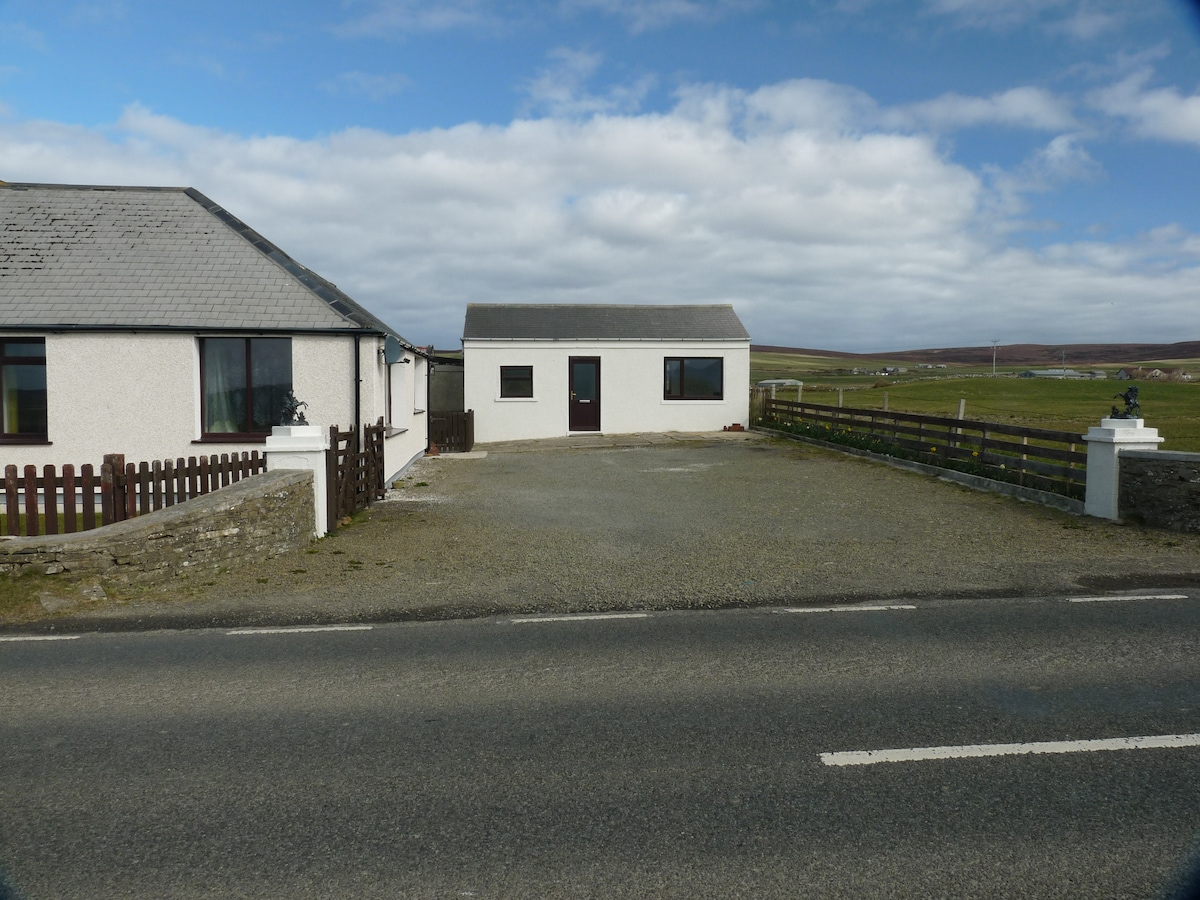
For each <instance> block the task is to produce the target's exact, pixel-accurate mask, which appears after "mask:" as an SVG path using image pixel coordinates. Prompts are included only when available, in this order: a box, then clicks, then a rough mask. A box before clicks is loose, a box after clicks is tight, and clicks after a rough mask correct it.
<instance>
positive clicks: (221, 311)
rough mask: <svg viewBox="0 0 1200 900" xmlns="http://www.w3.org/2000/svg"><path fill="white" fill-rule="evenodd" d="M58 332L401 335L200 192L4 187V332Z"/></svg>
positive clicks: (0, 285)
mask: <svg viewBox="0 0 1200 900" xmlns="http://www.w3.org/2000/svg"><path fill="white" fill-rule="evenodd" d="M55 327H62V328H72V327H74V328H83V329H88V328H100V329H108V328H119V329H127V328H128V329H134V328H136V329H138V330H142V329H189V330H190V329H196V330H210V329H244V330H271V331H276V330H284V331H365V332H371V333H382V334H391V335H393V336H395V337H397V338H399V337H400V336H399V334H397V333H396V332H395V330H393V329H392V328H389V327H388V326H387V325H386V324H385V323H384V322H382V321H381V320H380V319H378V318H376V317H375V316H374V315H372V314H371V313H369V312H367V310H365V309H364V308H363V307H361V306H360V305H359V304H357V303H356V302H354V301H353V300H351V299H350V298H349V297H348V296H346V294H344V293H342V291H340V290H339V289H338V288H337V286H336V285H334V284H332V283H330V282H328V281H326V280H325V279H324V278H321V277H320V276H319V275H317V274H316V273H314V272H312V271H310V270H309V269H307V268H305V267H304V266H302V265H300V264H299V263H298V262H296V261H295V260H294V259H292V258H291V257H290V256H288V255H287V254H286V253H284V252H283V251H282V250H280V249H279V248H278V247H276V246H275V245H274V244H272V243H271V242H270V241H268V240H267V239H266V238H264V237H263V236H262V235H260V234H258V233H257V232H255V231H254V230H253V229H251V228H249V227H248V226H247V225H246V224H245V223H243V222H242V221H241V220H239V219H238V218H236V217H235V216H233V215H231V214H230V213H228V212H227V211H226V210H224V209H222V208H221V207H220V206H218V205H217V204H216V203H213V202H212V201H211V200H209V199H208V198H207V197H205V196H204V195H203V194H201V193H200V192H199V191H196V190H193V189H192V188H148V187H102V186H94V185H61V184H6V183H4V182H0V328H55ZM401 340H403V339H401ZM404 343H405V344H406V346H410V347H411V345H409V344H408V342H407V341H405V342H404Z"/></svg>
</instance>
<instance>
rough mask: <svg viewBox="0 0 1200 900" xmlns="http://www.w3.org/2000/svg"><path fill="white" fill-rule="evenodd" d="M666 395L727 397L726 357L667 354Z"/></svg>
mask: <svg viewBox="0 0 1200 900" xmlns="http://www.w3.org/2000/svg"><path fill="white" fill-rule="evenodd" d="M663 399H664V400H723V399H725V360H724V359H723V358H722V357H720V356H668V357H667V358H666V359H665V360H663Z"/></svg>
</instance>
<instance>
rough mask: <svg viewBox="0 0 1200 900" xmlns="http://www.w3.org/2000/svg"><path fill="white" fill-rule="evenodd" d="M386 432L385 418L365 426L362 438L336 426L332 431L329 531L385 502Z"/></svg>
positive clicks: (328, 453) (331, 427)
mask: <svg viewBox="0 0 1200 900" xmlns="http://www.w3.org/2000/svg"><path fill="white" fill-rule="evenodd" d="M386 431H387V429H386V427H385V426H384V424H383V418H382V417H380V419H379V421H378V422H376V423H375V424H374V425H363V428H362V434H361V436H360V435H359V432H358V430H357V429H353V428H352V429H350V430H349V431H339V430H338V427H337V426H336V425H331V426H330V427H329V451H328V452H327V453H326V455H325V459H326V466H327V470H326V476H327V479H326V484H327V486H328V491H329V494H328V520H327V522H326V527H327V529H328V530H329V531H331V532H332V531H336V530H337V526H338V523H339V522H340V521H341V520H342V518H344V517H345V516H351V515H354V513H356V512H358V511H359V510H362V509H366V508H367V507H368V506H370V505H371V504H372V503H374V502H375V501H376V500H380V499H382V498H383V494H384V491H385V490H386V488H387V485H386V484H384V479H385V478H386V477H387V474H386V473H385V472H384V468H383V467H384V461H383V438H384V434H385V433H386Z"/></svg>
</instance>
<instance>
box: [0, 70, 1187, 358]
mask: <svg viewBox="0 0 1200 900" xmlns="http://www.w3.org/2000/svg"><path fill="white" fill-rule="evenodd" d="M585 68H586V66H585ZM873 108H874V105H873V103H872V102H871V100H870V98H868V97H866V96H865V95H862V94H860V93H858V92H854V91H848V90H846V89H844V88H839V87H838V86H836V85H828V84H824V83H820V82H788V83H785V84H781V85H775V86H772V87H769V88H764V89H762V90H759V91H755V92H750V93H746V92H742V91H737V90H733V89H729V88H720V87H707V88H706V87H692V88H690V89H689V90H687V91H684V92H683V93H682V94H681V96H680V98H679V101H678V103H677V105H676V106H675V108H673V109H671V110H670V111H668V112H665V113H661V114H653V115H651V114H616V113H610V114H602V115H592V116H587V117H562V116H556V117H546V118H540V119H524V120H518V121H514V122H512V123H510V124H508V125H506V126H482V125H478V124H472V123H468V124H463V125H459V126H456V127H454V128H447V129H434V130H427V131H414V132H410V133H406V134H386V133H383V132H379V131H370V130H364V129H353V130H347V131H343V132H339V133H336V134H333V135H330V136H327V137H323V138H320V139H312V140H302V139H297V138H285V137H269V136H268V137H245V136H242V135H237V134H231V133H228V132H223V131H217V130H212V129H205V128H198V127H195V126H192V125H189V124H187V123H185V122H181V121H178V120H176V119H173V118H170V117H166V116H161V115H156V114H154V113H152V112H150V111H148V110H146V109H144V108H141V107H131V108H130V109H129V110H127V112H126V113H125V115H124V116H123V117H122V119H121V120H120V121H119V122H118V123H116V124H115V125H114V126H111V127H108V128H103V129H89V128H81V127H72V126H64V125H60V124H55V123H45V122H12V121H5V120H0V178H4V179H6V180H10V181H59V182H85V183H86V182H90V183H117V184H146V183H149V184H174V185H191V186H194V187H196V188H198V189H199V190H201V191H203V192H204V193H206V194H207V195H209V196H210V197H212V198H213V199H214V200H215V201H216V202H218V203H221V204H222V205H224V206H226V207H227V208H228V209H229V210H230V211H231V212H233V213H234V214H235V215H237V216H239V217H241V218H243V219H244V220H245V221H247V222H248V223H249V224H250V225H251V226H252V227H254V228H255V229H257V230H259V231H261V232H262V233H263V234H265V235H266V236H267V237H269V238H270V239H271V240H273V241H275V242H276V243H277V244H279V245H280V246H281V247H283V248H284V249H285V250H286V251H287V252H289V253H290V254H292V255H293V256H295V257H296V258H297V259H299V260H300V261H301V262H303V263H304V264H306V265H308V266H311V267H312V268H313V269H315V270H316V271H317V272H319V273H321V274H322V275H323V276H325V277H326V278H329V279H331V280H333V281H335V282H336V283H338V284H339V285H340V286H341V287H342V288H343V289H345V290H346V291H347V292H348V293H349V294H350V295H351V296H353V297H355V298H356V299H357V300H359V301H360V302H362V303H364V304H365V305H367V306H368V307H369V308H371V309H372V310H373V311H375V312H376V313H377V314H379V315H380V316H381V317H382V318H384V319H385V320H386V321H388V322H390V323H392V324H393V325H395V326H396V327H397V328H398V329H400V330H401V331H402V332H403V333H404V334H405V335H406V336H407V337H409V338H410V339H411V340H414V341H418V342H420V343H426V342H430V341H433V342H436V343H437V344H438V345H439V346H447V345H451V346H452V345H454V343H455V341H456V338H457V336H458V335H459V334H460V329H461V325H462V315H463V311H464V308H465V305H466V303H468V302H471V301H487V302H599V303H686V302H732V303H733V304H734V305H735V307H736V308H737V309H738V311H739V313H740V314H741V315H742V317H743V319H744V321H745V322H746V323H747V326H748V327H749V329H750V331H751V333H752V335H754V337H755V339H756V340H757V341H759V342H763V343H777V344H792V345H795V346H826V347H830V348H833V349H850V350H854V349H862V350H867V349H875V350H883V349H888V348H891V349H897V348H904V347H914V346H931V345H943V346H946V345H961V344H977V343H983V342H985V341H986V340H988V339H990V338H992V337H997V336H999V337H1002V338H1003V339H1004V340H1005V341H1017V340H1022V341H1035V340H1041V341H1046V342H1057V341H1067V340H1080V341H1082V340H1113V339H1118V338H1120V339H1126V338H1136V339H1141V340H1168V339H1172V338H1175V337H1177V336H1178V334H1179V329H1180V327H1181V325H1182V324H1183V323H1191V322H1193V321H1194V304H1195V299H1194V298H1195V296H1196V293H1197V290H1198V289H1200V277H1198V276H1197V268H1196V266H1197V260H1198V253H1197V246H1198V245H1200V240H1198V239H1197V238H1196V237H1194V236H1192V235H1189V234H1187V233H1186V232H1184V231H1182V230H1179V229H1166V230H1162V231H1159V232H1156V233H1154V234H1151V235H1148V236H1146V237H1145V238H1143V239H1140V240H1138V241H1133V242H1125V243H1117V242H1111V243H1106V242H1103V241H1099V240H1097V241H1091V242H1086V243H1079V244H1063V245H1057V246H1055V247H1052V248H1050V249H1049V250H1047V251H1044V252H1035V251H1033V250H1029V249H1020V248H1013V247H1010V246H1007V245H1006V243H1005V238H1004V235H1005V233H1006V228H1008V227H1011V221H1012V217H1013V216H1015V215H1018V214H1019V211H1018V212H1012V211H1008V212H1005V211H1003V210H1000V209H999V208H998V207H997V205H996V204H995V203H994V202H993V190H992V189H991V187H990V186H989V185H988V184H987V183H985V181H984V180H982V179H981V178H980V177H979V176H977V175H976V174H974V173H972V172H970V171H968V170H966V169H964V168H963V167H961V166H958V165H955V164H954V163H953V162H951V161H949V160H947V159H946V158H945V157H944V156H943V154H942V152H941V151H940V150H939V147H938V145H937V142H936V141H935V140H934V139H933V138H932V137H929V136H926V135H921V134H897V133H888V132H884V131H879V130H877V129H872V128H869V127H866V126H865V125H864V124H863V122H862V112H863V110H864V109H865V110H867V111H868V112H869V111H870V110H872V109H873ZM830 121H835V122H840V123H841V125H840V126H839V127H836V128H834V127H829V122H830ZM1088 164H1089V157H1087V154H1086V152H1084V150H1083V149H1082V147H1081V145H1080V144H1079V142H1078V140H1077V139H1075V138H1073V137H1070V136H1063V137H1059V138H1055V139H1054V140H1052V141H1050V142H1049V143H1048V144H1047V146H1046V147H1045V148H1044V149H1043V150H1042V151H1041V152H1040V153H1039V154H1038V155H1037V156H1035V157H1034V158H1033V159H1032V160H1031V161H1030V163H1029V166H1030V167H1031V171H1038V172H1040V177H1043V178H1045V179H1047V184H1049V183H1050V180H1051V179H1052V178H1065V177H1078V176H1079V174H1080V173H1081V172H1083V173H1086V172H1087V171H1088ZM1038 167H1040V169H1038ZM1164 224H1165V223H1164ZM1135 299H1136V301H1137V303H1138V310H1139V316H1138V332H1137V334H1136V335H1132V334H1130V333H1129V332H1128V329H1127V325H1126V323H1124V322H1121V321H1116V320H1114V318H1113V317H1112V313H1111V310H1112V304H1114V303H1115V304H1120V305H1122V306H1125V305H1127V304H1128V303H1129V302H1130V301H1131V300H1135Z"/></svg>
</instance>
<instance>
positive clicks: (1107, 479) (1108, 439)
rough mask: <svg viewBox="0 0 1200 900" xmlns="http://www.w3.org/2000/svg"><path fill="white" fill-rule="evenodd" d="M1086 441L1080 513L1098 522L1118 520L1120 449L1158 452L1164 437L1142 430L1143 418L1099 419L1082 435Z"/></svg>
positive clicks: (1151, 431) (1152, 429) (1155, 429)
mask: <svg viewBox="0 0 1200 900" xmlns="http://www.w3.org/2000/svg"><path fill="white" fill-rule="evenodd" d="M1083 439H1084V440H1085V441H1087V445H1088V449H1087V454H1088V457H1087V488H1086V493H1085V494H1084V501H1083V511H1084V512H1085V513H1086V514H1087V515H1089V516H1097V517H1098V518H1101V519H1120V517H1121V516H1120V510H1119V508H1118V502H1117V501H1118V492H1119V488H1120V483H1121V481H1120V475H1121V472H1120V460H1119V457H1120V454H1121V451H1122V450H1157V449H1158V445H1159V444H1161V443H1162V442H1163V441H1164V440H1166V438H1160V437H1159V436H1158V429H1157V428H1146V427H1144V420H1142V419H1109V418H1104V419H1101V420H1100V426H1099V427H1096V426H1094V425H1093V426H1092V427H1091V428H1089V429H1088V432H1087V434H1085V435H1084V436H1083Z"/></svg>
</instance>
